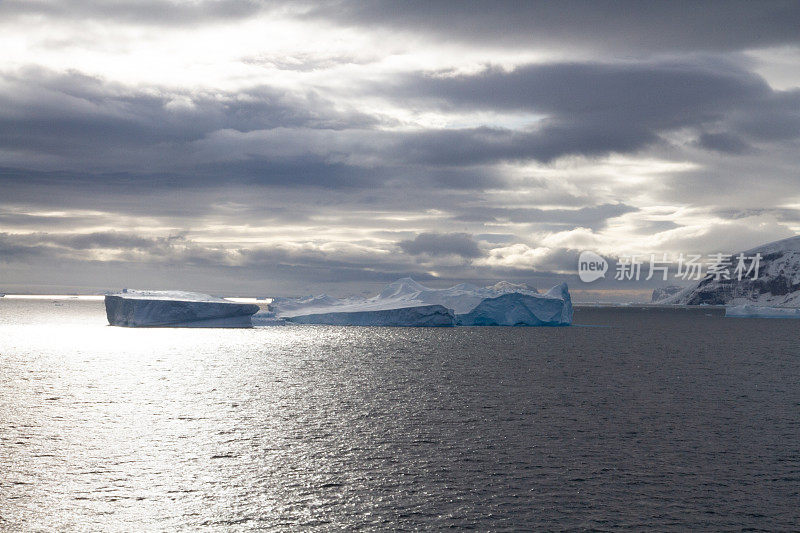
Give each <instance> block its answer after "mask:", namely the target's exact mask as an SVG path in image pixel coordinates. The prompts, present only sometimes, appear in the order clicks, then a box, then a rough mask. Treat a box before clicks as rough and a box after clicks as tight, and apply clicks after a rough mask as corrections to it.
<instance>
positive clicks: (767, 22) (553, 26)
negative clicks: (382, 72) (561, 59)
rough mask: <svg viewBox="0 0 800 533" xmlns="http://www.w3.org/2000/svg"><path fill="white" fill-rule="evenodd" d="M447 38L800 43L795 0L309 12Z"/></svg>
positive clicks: (502, 2) (658, 47)
mask: <svg viewBox="0 0 800 533" xmlns="http://www.w3.org/2000/svg"><path fill="white" fill-rule="evenodd" d="M307 16H310V17H316V18H323V19H326V20H331V19H333V20H336V21H338V22H339V23H340V24H342V25H351V26H353V25H359V26H364V27H369V28H374V27H375V26H378V27H380V28H381V30H382V31H387V30H388V31H391V30H398V31H402V32H409V31H410V32H416V33H421V34H426V35H429V36H431V37H433V38H437V39H441V40H448V41H449V40H452V39H457V40H461V41H463V42H467V43H476V42H477V43H483V44H492V45H494V46H497V45H505V46H511V47H517V46H519V47H545V46H551V47H558V48H566V49H575V48H584V49H589V50H592V51H594V50H606V51H608V50H611V51H616V52H618V53H626V54H627V55H640V54H643V53H664V52H668V51H687V50H691V51H696V50H706V51H725V50H741V49H746V48H759V47H765V46H774V45H779V44H789V43H798V42H800V30H799V29H798V25H797V20H800V5H798V4H797V2H792V1H791V0H777V1H761V2H751V1H747V0H712V1H706V2H691V1H682V0H677V1H675V0H673V1H668V0H657V1H652V2H638V1H635V0H627V1H613V0H599V1H593V2H583V1H579V0H566V1H560V2H519V1H515V0H495V1H493V2H491V4H487V3H486V2H483V1H480V0H466V1H464V0H445V1H437V2H430V1H426V0H410V1H405V2H400V3H398V2H393V1H391V0H378V1H373V2H359V1H356V0H353V1H333V2H324V3H318V4H317V5H316V7H315V9H312V10H311V11H310V13H309V14H308V15H307Z"/></svg>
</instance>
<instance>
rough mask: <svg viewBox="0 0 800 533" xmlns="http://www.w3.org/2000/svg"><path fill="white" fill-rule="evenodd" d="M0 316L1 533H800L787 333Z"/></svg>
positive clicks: (663, 326) (651, 326) (644, 316)
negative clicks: (438, 532)
mask: <svg viewBox="0 0 800 533" xmlns="http://www.w3.org/2000/svg"><path fill="white" fill-rule="evenodd" d="M58 303H59V304H60V305H57V304H56V303H54V302H50V301H25V300H15V301H2V300H0V380H2V384H3V389H2V394H1V395H0V529H25V530H31V529H45V530H104V531H108V530H120V531H122V530H124V531H130V530H165V529H166V530H174V529H185V530H196V529H198V528H204V527H205V528H209V529H220V530H230V529H254V528H267V529H301V528H310V527H312V526H315V527H318V528H321V529H327V528H332V529H341V528H353V527H366V528H369V529H381V530H385V529H394V528H398V527H404V528H409V529H414V528H423V529H429V528H438V527H446V526H454V527H467V526H473V527H476V528H478V529H482V530H483V529H502V528H523V529H525V528H548V529H552V528H555V529H560V528H579V529H580V528H601V529H602V528H605V529H619V528H626V527H627V528H633V529H641V528H643V527H652V528H657V529H690V528H695V529H697V528H705V529H725V528H732V527H733V528H740V527H746V526H752V527H761V528H764V529H792V527H793V526H796V524H797V523H798V522H797V520H798V518H800V512H798V509H800V496H798V487H800V387H798V385H797V383H798V382H800V380H798V378H799V377H800V349H799V348H800V343H799V342H798V337H797V335H796V331H795V329H796V326H795V324H796V322H794V321H765V320H752V321H750V320H735V321H734V320H725V319H723V318H721V317H720V316H719V312H718V311H713V312H709V311H706V310H689V311H665V310H637V309H612V310H608V309H606V310H603V309H587V310H579V311H578V312H577V313H576V322H581V323H587V324H596V325H610V326H613V327H606V328H520V329H514V328H463V329H405V328H394V329H392V328H336V327H273V328H257V329H253V330H198V329H191V330H189V329H125V328H113V327H109V326H106V325H105V324H106V322H105V317H104V314H103V309H102V303H101V302H87V301H66V302H58Z"/></svg>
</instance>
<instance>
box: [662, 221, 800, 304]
mask: <svg viewBox="0 0 800 533" xmlns="http://www.w3.org/2000/svg"><path fill="white" fill-rule="evenodd" d="M756 253H760V254H761V264H760V268H759V275H758V278H757V279H755V280H753V279H750V278H746V279H742V280H737V279H732V280H724V279H723V280H714V279H713V277H712V276H706V277H705V278H703V279H702V280H700V281H698V282H697V283H695V284H694V285H692V286H690V287H688V288H686V289H684V290H682V291H680V292H679V293H677V294H675V295H673V296H669V297H667V298H665V299H663V300H660V301H659V302H658V303H662V304H678V305H700V304H709V305H732V306H735V305H744V304H753V305H757V306H762V307H800V237H791V238H789V239H784V240H781V241H776V242H772V243H769V244H764V245H761V246H758V247H756V248H753V249H751V250H747V251H745V252H744V254H745V255H746V256H753V255H755V254H756ZM733 255H734V261H735V256H737V255H738V253H736V254H733Z"/></svg>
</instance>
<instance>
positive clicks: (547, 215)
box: [454, 204, 637, 229]
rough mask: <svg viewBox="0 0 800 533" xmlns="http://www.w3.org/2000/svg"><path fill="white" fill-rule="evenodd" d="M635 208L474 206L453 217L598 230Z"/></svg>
mask: <svg viewBox="0 0 800 533" xmlns="http://www.w3.org/2000/svg"><path fill="white" fill-rule="evenodd" d="M634 211H637V209H636V208H635V207H633V206H630V205H625V204H602V205H597V206H591V207H582V208H579V209H539V208H535V207H517V208H508V207H481V206H478V207H473V208H470V209H469V210H468V211H465V212H464V213H461V214H459V215H456V216H455V217H454V219H455V220H460V221H471V222H477V221H482V222H495V221H498V220H507V221H509V222H516V223H528V224H534V223H546V224H549V225H552V226H557V225H565V226H569V227H578V226H582V227H586V228H592V229H600V228H602V227H603V226H605V224H606V221H607V220H608V219H610V218H614V217H618V216H621V215H624V214H625V213H631V212H634Z"/></svg>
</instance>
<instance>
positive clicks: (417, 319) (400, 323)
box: [286, 305, 455, 327]
mask: <svg viewBox="0 0 800 533" xmlns="http://www.w3.org/2000/svg"><path fill="white" fill-rule="evenodd" d="M286 320H287V322H291V323H293V324H324V325H329V326H393V327H404V326H405V327H447V326H453V325H455V315H454V314H453V311H452V310H450V309H447V308H446V307H444V306H442V305H422V306H419V307H401V308H398V309H379V310H367V311H338V312H332V313H320V314H312V315H300V316H295V317H291V318H287V319H286Z"/></svg>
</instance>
